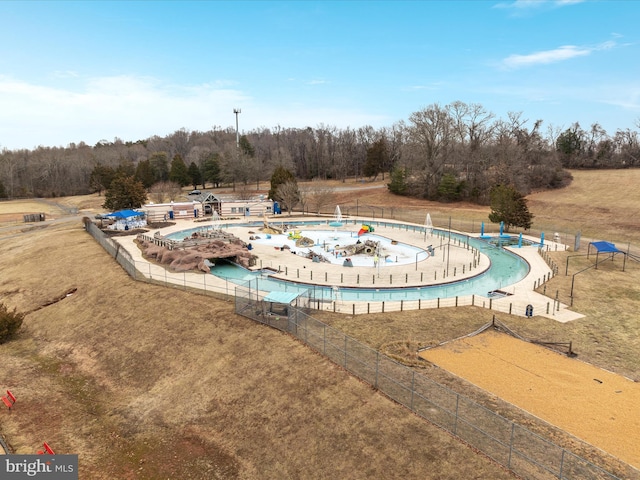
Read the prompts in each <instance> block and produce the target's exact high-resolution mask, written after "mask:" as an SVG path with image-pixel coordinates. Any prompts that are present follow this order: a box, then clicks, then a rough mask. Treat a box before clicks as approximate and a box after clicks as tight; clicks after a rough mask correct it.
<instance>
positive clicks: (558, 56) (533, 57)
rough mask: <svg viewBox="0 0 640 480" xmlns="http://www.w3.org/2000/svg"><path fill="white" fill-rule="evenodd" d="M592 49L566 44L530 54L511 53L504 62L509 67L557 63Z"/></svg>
mask: <svg viewBox="0 0 640 480" xmlns="http://www.w3.org/2000/svg"><path fill="white" fill-rule="evenodd" d="M590 53H591V50H590V49H588V48H580V47H576V46H574V45H565V46H562V47H558V48H556V49H554V50H545V51H541V52H534V53H530V54H528V55H509V56H508V57H507V58H505V59H504V60H503V61H502V63H503V65H504V66H506V67H508V68H519V67H530V66H532V65H540V64H548V63H557V62H562V61H564V60H569V59H571V58H575V57H584V56H585V55H589V54H590Z"/></svg>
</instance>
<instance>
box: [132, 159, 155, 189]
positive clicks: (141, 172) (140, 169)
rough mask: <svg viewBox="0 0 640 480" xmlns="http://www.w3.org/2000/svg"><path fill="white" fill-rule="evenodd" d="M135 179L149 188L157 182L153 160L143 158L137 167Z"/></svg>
mask: <svg viewBox="0 0 640 480" xmlns="http://www.w3.org/2000/svg"><path fill="white" fill-rule="evenodd" d="M135 179H136V180H138V181H139V182H141V183H142V185H144V188H149V187H151V185H153V184H154V183H156V173H155V172H154V171H153V166H152V165H151V161H149V160H142V161H141V162H139V163H138V166H137V167H136V174H135Z"/></svg>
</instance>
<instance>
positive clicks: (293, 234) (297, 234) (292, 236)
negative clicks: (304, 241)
mask: <svg viewBox="0 0 640 480" xmlns="http://www.w3.org/2000/svg"><path fill="white" fill-rule="evenodd" d="M301 236H302V234H301V233H300V230H294V231H293V232H289V239H290V240H298V239H299V238H300V237H301Z"/></svg>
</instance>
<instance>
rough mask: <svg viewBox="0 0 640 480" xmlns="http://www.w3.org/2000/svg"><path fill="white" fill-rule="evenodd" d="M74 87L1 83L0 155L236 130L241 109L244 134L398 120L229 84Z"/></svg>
mask: <svg viewBox="0 0 640 480" xmlns="http://www.w3.org/2000/svg"><path fill="white" fill-rule="evenodd" d="M75 80H76V82H75V84H76V85H78V79H75ZM80 81H81V82H82V83H81V84H80V87H77V88H76V87H74V90H72V89H70V87H68V86H65V87H50V86H44V85H38V84H34V83H29V82H25V81H21V80H16V79H13V78H9V77H2V76H0V105H3V108H2V109H0V149H1V148H8V149H12V150H13V149H20V148H28V149H32V148H35V147H37V146H38V145H44V146H66V145H68V144H69V143H78V142H80V141H83V142H85V143H87V144H90V145H93V144H95V143H96V142H98V141H100V140H102V139H106V140H109V141H110V140H113V139H114V138H116V137H118V138H121V139H123V140H125V141H135V140H139V139H143V138H148V137H150V136H153V135H160V136H164V135H167V134H169V133H171V132H174V131H176V130H179V129H181V128H186V129H187V130H199V131H207V130H209V129H211V128H212V127H213V126H214V125H215V126H220V127H222V128H226V127H229V126H233V125H235V118H234V116H233V109H234V108H242V115H241V117H240V129H241V130H243V131H247V130H251V129H255V128H260V127H264V126H267V127H271V126H275V125H286V126H287V127H292V128H295V127H305V126H313V125H316V124H320V123H324V124H327V125H335V126H337V127H339V128H346V127H347V126H352V127H359V126H362V125H373V126H380V125H384V124H386V123H389V122H391V121H395V120H397V119H395V118H394V119H390V118H388V117H385V116H382V115H377V114H371V113H368V112H366V111H361V110H359V109H358V108H353V106H351V107H348V106H347V107H344V108H342V105H341V104H337V105H336V106H333V105H331V102H323V101H321V100H319V99H318V98H317V97H313V100H309V101H308V102H306V101H305V102H299V103H292V101H291V100H287V99H284V100H283V99H280V98H276V97H273V98H272V97H269V98H254V97H252V96H251V95H249V94H247V93H246V92H243V91H241V90H239V89H237V88H235V89H234V88H231V87H230V86H229V85H228V83H227V82H220V83H218V82H215V83H211V84H197V85H175V84H167V83H163V82H161V81H159V80H158V79H155V78H149V77H136V76H126V75H122V76H111V77H96V78H90V79H80ZM319 105H321V106H319Z"/></svg>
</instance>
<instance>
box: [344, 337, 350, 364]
mask: <svg viewBox="0 0 640 480" xmlns="http://www.w3.org/2000/svg"><path fill="white" fill-rule="evenodd" d="M344 369H345V370H347V371H348V370H349V369H348V368H347V336H346V335H345V336H344Z"/></svg>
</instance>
